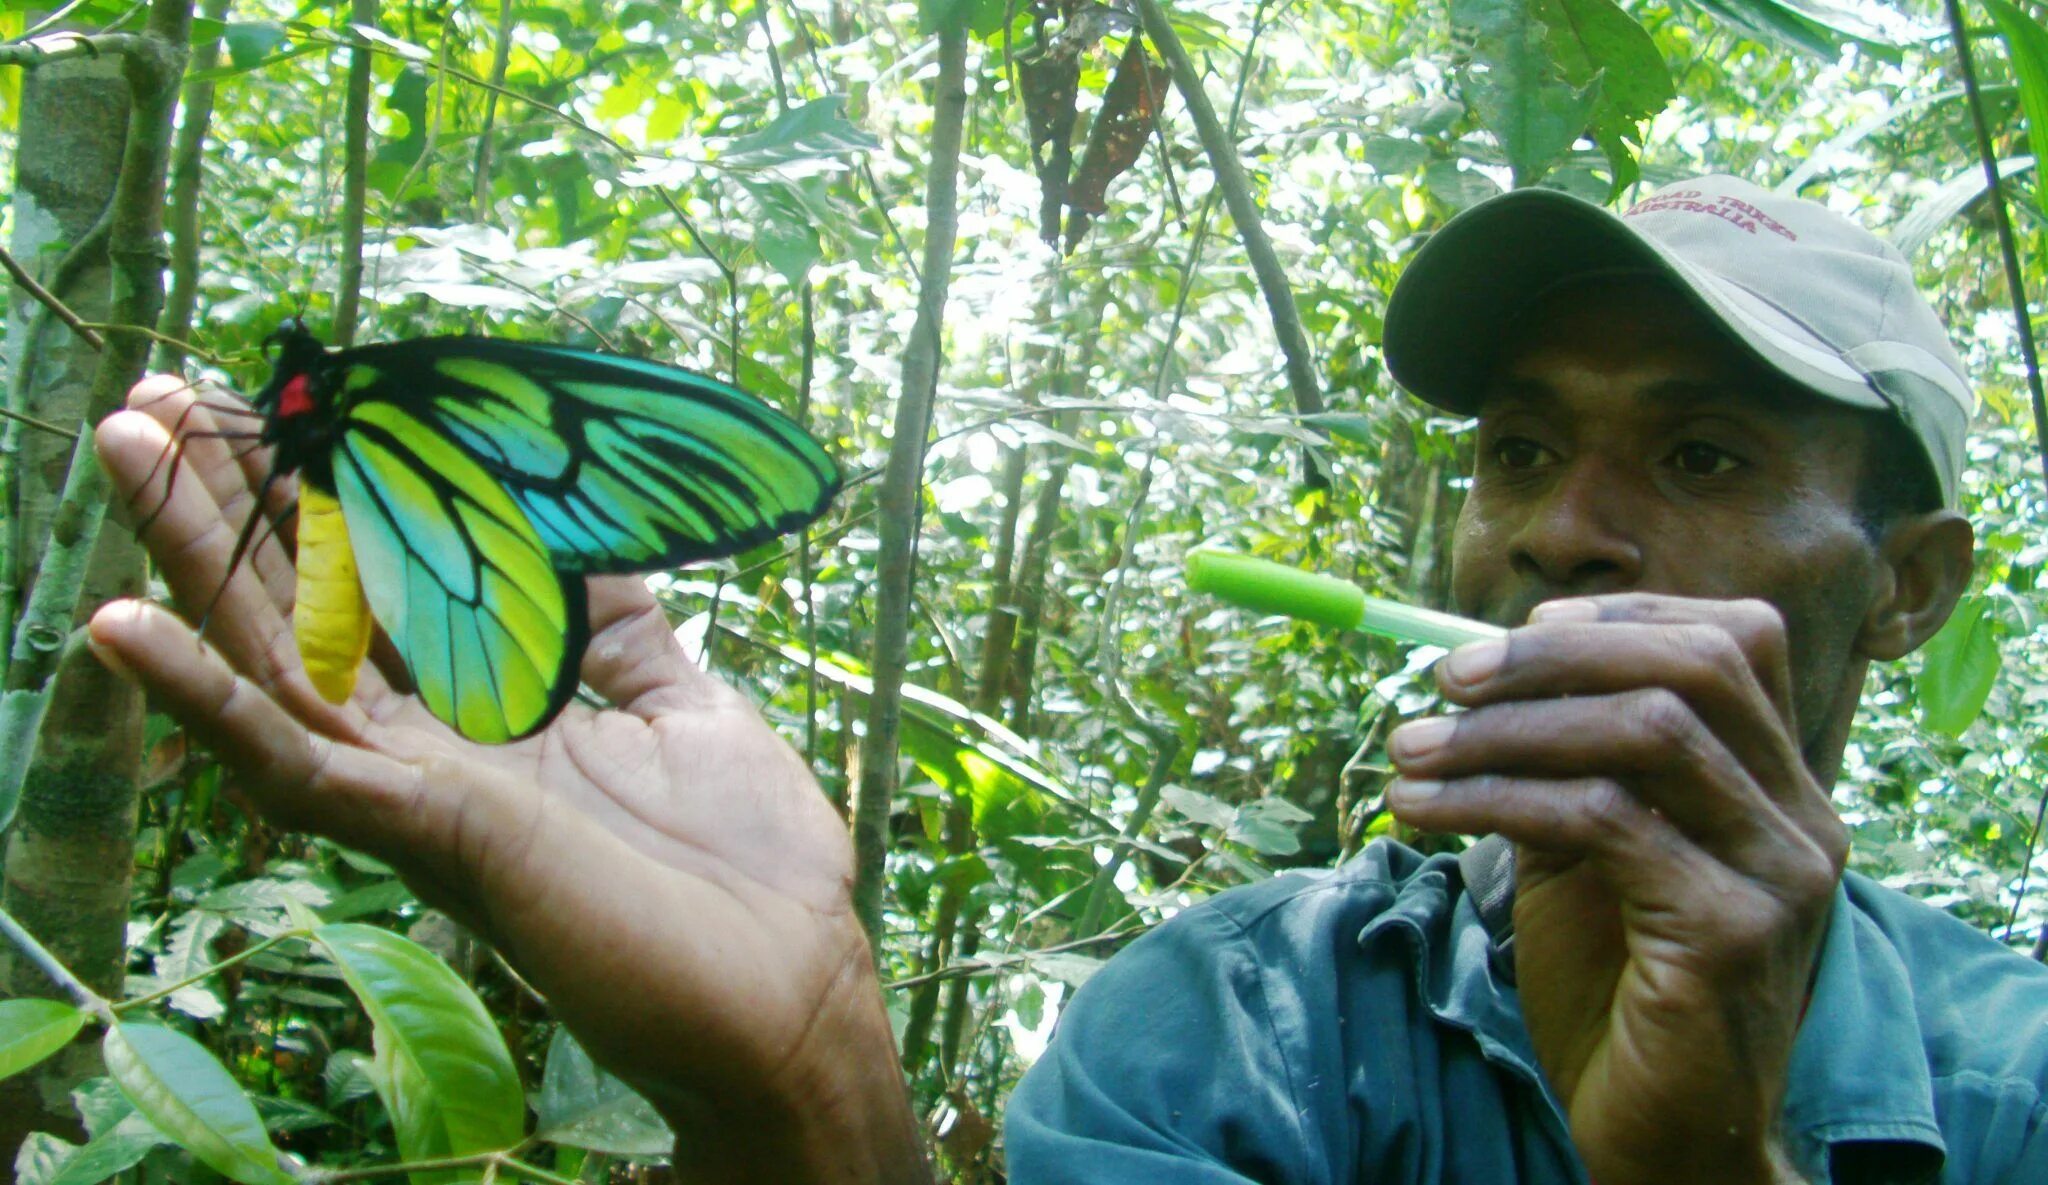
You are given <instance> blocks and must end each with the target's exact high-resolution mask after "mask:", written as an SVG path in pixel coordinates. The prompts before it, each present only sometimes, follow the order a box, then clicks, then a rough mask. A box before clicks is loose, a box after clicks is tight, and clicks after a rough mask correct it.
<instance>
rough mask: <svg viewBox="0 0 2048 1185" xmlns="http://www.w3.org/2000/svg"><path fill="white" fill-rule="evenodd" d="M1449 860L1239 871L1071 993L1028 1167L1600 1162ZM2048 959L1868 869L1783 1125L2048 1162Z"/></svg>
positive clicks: (1835, 923) (1038, 1070) (1260, 1175)
mask: <svg viewBox="0 0 2048 1185" xmlns="http://www.w3.org/2000/svg"><path fill="white" fill-rule="evenodd" d="M1489 948H1490V939H1489V937H1488V935H1487V932H1486V930H1485V927H1484V926H1483V925H1482V924H1481V922H1480V919H1479V915H1478V912H1477V910H1476V909H1475V908H1474V906H1473V903H1472V899H1471V898H1470V897H1469V896H1467V895H1466V894H1465V893H1463V892H1462V891H1460V882H1459V877H1458V866H1457V862H1456V860H1455V859H1453V858H1452V857H1449V856H1432V857H1429V858H1424V857H1422V856H1420V855H1418V854H1417V853H1416V852H1414V851H1412V850H1410V849H1408V848H1405V847H1402V846H1400V845H1398V844H1392V843H1376V844H1374V845H1372V846H1371V847H1368V848H1367V849H1366V850H1365V851H1364V852H1362V853H1361V854H1360V855H1359V856H1358V857H1357V858H1356V859H1354V860H1352V861H1351V862H1349V863H1348V864H1346V865H1345V866H1344V867H1342V868H1339V869H1337V870H1335V871H1334V872H1325V873H1309V874H1288V875H1284V876H1280V877H1276V878H1275V879H1273V880H1271V881H1268V882H1265V883H1263V884H1258V885H1249V886H1246V887H1244V888H1240V889H1234V890H1232V891H1230V892H1228V893H1223V894H1221V895H1219V896H1217V897H1216V898H1215V899H1213V900H1211V901H1208V902H1205V903H1204V904H1202V905H1200V906H1198V907H1196V908H1194V909H1190V910H1188V911H1187V912H1185V913H1183V914H1181V915H1179V916H1178V917H1175V918H1174V919H1173V920H1171V921H1169V922H1167V923H1166V924H1165V925H1163V926H1160V927H1159V928H1158V929H1156V930H1154V931H1153V932H1152V933H1150V934H1148V935H1146V936H1145V937H1143V938H1141V939H1139V940H1138V941H1137V942H1135V943H1133V944H1131V946H1130V947H1129V949H1127V950H1125V951H1123V952H1122V953H1121V954H1119V955H1117V956H1116V957H1115V958H1114V959H1111V960H1110V961H1109V963H1108V965H1106V966H1105V967H1104V968H1103V969H1102V970H1101V971H1100V972H1098V973H1097V974H1096V975H1095V977H1094V978H1093V979H1091V980H1089V982H1088V983H1087V984H1086V985H1085V986H1083V987H1082V988H1081V989H1080V991H1079V992H1078V993H1076V994H1075V996H1074V998H1073V1000H1072V1002H1071V1003H1070V1004H1069V1006H1068V1007H1067V1009H1066V1011H1065V1012H1064V1013H1063V1014H1062V1015H1061V1017H1060V1021H1059V1026H1058V1029H1057V1031H1056V1033H1055V1034H1054V1037H1053V1041H1052V1044H1051V1046H1050V1048H1048V1049H1047V1051H1046V1054H1045V1056H1044V1057H1043V1058H1042V1059H1040V1061H1039V1063H1038V1064H1037V1065H1036V1066H1035V1067H1033V1068H1032V1070H1031V1072H1030V1073H1029V1074H1027V1075H1026V1076H1025V1078H1024V1081H1023V1082H1022V1083H1021V1084H1020V1085H1019V1086H1018V1088H1017V1090H1016V1092H1015V1094H1014V1095H1013V1096H1012V1098H1011V1100H1010V1106H1009V1114H1008V1119H1007V1129H1006V1143H1007V1145H1008V1151H1009V1166H1010V1174H1011V1176H1010V1179H1011V1180H1012V1181H1014V1182H1016V1185H1079V1183H1081V1182H1088V1183H1091V1185H1094V1183H1101V1185H1112V1183H1113V1185H1151V1183H1154V1182H1157V1183H1159V1185H1167V1183H1169V1182H1170V1183H1171V1185H1226V1183H1228V1185H1242V1183H1244V1182H1254V1181H1255V1182H1261V1183H1262V1185H1283V1183H1284V1185H1354V1183H1356V1185H1451V1183H1460V1185H1552V1183H1560V1185H1561V1183H1565V1182H1571V1183H1577V1185H1582V1183H1584V1182H1585V1180H1586V1174H1585V1169H1584V1167H1583V1166H1582V1165H1581V1164H1580V1163H1579V1159H1578V1154H1577V1153H1576V1151H1574V1149H1573V1147H1572V1144H1571V1140H1570V1138H1569V1136H1568V1135H1567V1133H1566V1128H1565V1122H1564V1118H1563V1113H1562V1111H1561V1110H1560V1109H1559V1106H1558V1103H1557V1100H1556V1099H1555V1098H1554V1097H1553V1096H1552V1095H1551V1093H1550V1090H1549V1088H1548V1086H1547V1085H1546V1084H1545V1082H1544V1080H1543V1076H1542V1074H1541V1073H1540V1072H1539V1071H1538V1069H1537V1062H1536V1056H1535V1052H1534V1050H1533V1049H1532V1048H1531V1046H1530V1044H1529V1036H1528V1033H1527V1031H1526V1030H1525V1029H1524V1027H1523V1025H1522V1016H1521V1010H1520V1006H1519V1004H1518V1002H1517V999H1516V996H1515V991H1514V988H1513V987H1512V985H1510V984H1508V983H1506V982H1504V981H1503V980H1502V979H1501V978H1500V977H1498V976H1497V975H1496V974H1495V972H1494V969H1493V968H1492V967H1491V966H1490V960H1489V958H1488V950H1489ZM2044 1083H2048V968H2044V967H2042V966H2041V965H2039V964H2037V963H2035V962H2033V961H2032V960H2030V959H2027V958H2024V957H2022V956H2020V955H2017V954H2014V953H2013V952H2011V951H2009V950H2007V949H2005V948H2004V947H2002V946H2000V945H1999V944H1998V943H1996V942H1994V941H1992V940H1991V939H1990V938H1988V937H1986V936H1984V935H1983V934H1980V933H1978V932H1977V931H1976V930H1974V929H1971V928H1970V927H1969V926H1967V925H1964V924H1963V923H1961V922H1959V921H1956V920H1955V919H1953V918H1951V917H1949V916H1948V915H1946V914H1944V913H1941V912H1940V911H1938V910H1935V909H1933V908H1931V907H1928V906H1926V905H1922V904H1921V903H1919V902H1917V901H1914V900H1912V899H1910V898H1908V897H1906V896H1904V895H1902V894H1899V893H1896V892H1893V891H1891V890H1889V889H1885V888H1883V887H1881V886H1879V885H1877V884H1876V883H1874V882H1872V881H1871V880H1869V879H1867V878H1865V877H1861V876H1858V875H1855V874H1853V873H1852V874H1850V875H1849V876H1847V877H1846V878H1845V879H1844V882H1843V884H1842V885H1841V886H1840V887H1839V888H1837V890H1836V896H1835V907H1834V910H1833V913H1832V914H1831V915H1830V918H1829V922H1828V930H1827V934H1826V937H1825V938H1824V939H1823V943H1822V948H1821V955H1820V964H1819V969H1818V973H1817V976H1816V978H1815V981H1814V989H1813V997H1812V999H1811V1001H1810V1003H1809V1004H1808V1007H1807V1013H1806V1019H1805V1021H1804V1022H1803V1024H1802V1025H1801V1027H1800V1031H1799V1038H1798V1043H1797V1045H1796V1046H1795V1047H1794V1049H1793V1054H1792V1065H1791V1077H1790V1081H1789V1083H1788V1085H1787V1094H1786V1100H1785V1107H1784V1121H1783V1132H1784V1134H1785V1139H1786V1141H1787V1145H1788V1148H1789V1150H1790V1152H1791V1154H1792V1156H1793V1159H1794V1162H1795V1163H1796V1164H1797V1166H1798V1167H1799V1168H1800V1170H1801V1171H1802V1172H1804V1173H1805V1174H1806V1175H1807V1176H1808V1177H1810V1178H1811V1179H1813V1180H1815V1181H1823V1182H1827V1181H1832V1182H1834V1183H1835V1185H1864V1183H1879V1182H1882V1183H1885V1185H1891V1183H1895V1182H1924V1181H1935V1180H1939V1181H1941V1182H1944V1183H1946V1185H1964V1183H1969V1185H1990V1183H1993V1182H2001V1183H2011V1185H2021V1183H2023V1182H2024V1183H2035V1182H2041V1183H2048V1132H2044V1131H2043V1127H2042V1119H2043V1116H2044V1107H2043V1100H2042V1087H2043V1084H2044Z"/></svg>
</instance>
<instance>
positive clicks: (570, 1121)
mask: <svg viewBox="0 0 2048 1185" xmlns="http://www.w3.org/2000/svg"><path fill="white" fill-rule="evenodd" d="M533 1109H534V1111H535V1112H536V1113H537V1114H538V1115H539V1118H540V1130H539V1132H538V1133H536V1134H537V1135H538V1136H539V1138H540V1139H543V1140H547V1141H549V1142H550V1143H555V1144H566V1145H568V1146H569V1147H572V1148H586V1149H588V1150H590V1151H592V1152H607V1153H610V1154H612V1155H614V1156H667V1155H668V1154H669V1153H671V1152H673V1151H674V1150H675V1133H673V1132H671V1131H670V1130H669V1127H668V1124H667V1123H665V1122H663V1121H662V1118H661V1116H660V1115H659V1114H657V1113H656V1112H655V1110H654V1108H653V1107H652V1106H651V1105H650V1104H649V1103H648V1102H647V1100H646V1099H643V1098H641V1097H640V1096H639V1095H638V1094H637V1093H635V1092H634V1090H633V1088H632V1087H630V1086H627V1085H626V1084H625V1083H624V1082H622V1081H620V1080H619V1079H618V1078H616V1077H614V1076H613V1075H611V1074H609V1073H606V1072H605V1071H604V1070H603V1069H601V1068H599V1067H598V1065H597V1063H596V1062H593V1061H591V1060H590V1055H589V1054H588V1053H585V1052H584V1051H583V1046H581V1045H579V1044H578V1043H577V1041H576V1038H575V1037H573V1036H571V1035H570V1034H569V1030H567V1029H561V1028H558V1029H556V1030H555V1035H554V1037H553V1039H552V1040H550V1041H549V1042H548V1062H547V1069H546V1070H545V1071H543V1072H542V1075H541V1083H540V1098H539V1099H538V1100H537V1101H536V1102H535V1103H534V1108H533Z"/></svg>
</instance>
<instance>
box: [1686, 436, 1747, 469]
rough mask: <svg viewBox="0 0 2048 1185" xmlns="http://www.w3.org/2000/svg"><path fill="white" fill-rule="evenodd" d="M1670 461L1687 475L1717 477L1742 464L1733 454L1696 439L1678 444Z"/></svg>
mask: <svg viewBox="0 0 2048 1185" xmlns="http://www.w3.org/2000/svg"><path fill="white" fill-rule="evenodd" d="M1671 463H1672V464H1673V465H1675V466H1677V467H1678V471H1679V472H1680V473H1683V474H1685V475H1686V476H1687V477H1719V476H1721V475H1722V474H1724V473H1729V472H1732V471H1734V470H1736V469H1739V468H1741V466H1742V461H1741V460H1740V459H1739V458H1737V457H1736V456H1734V455H1733V454H1731V453H1728V452H1726V451H1724V450H1722V449H1718V448H1715V447H1714V446H1713V445H1711V444H1706V443H1704V442H1701V441H1697V440H1695V441H1690V442H1688V443H1686V444H1681V445H1679V446H1678V450H1677V451H1676V452H1674V453H1672V454H1671Z"/></svg>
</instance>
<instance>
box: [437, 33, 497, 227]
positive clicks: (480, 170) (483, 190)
mask: <svg viewBox="0 0 2048 1185" xmlns="http://www.w3.org/2000/svg"><path fill="white" fill-rule="evenodd" d="M442 65H443V66H444V67H445V66H446V63H445V62H444V63H442ZM511 65H512V0H499V2H498V36H497V41H496V44H495V45H494V46H493V48H492V49H491V80H490V84H489V85H488V86H486V87H485V88H484V121H483V127H482V128H481V129H480V130H479V131H478V132H477V137H476V181H475V183H474V185H473V188H472V196H471V200H470V205H471V206H472V208H473V209H474V210H475V211H476V219H477V221H479V222H481V221H483V218H484V211H485V210H486V209H488V208H489V207H490V203H491V130H492V128H493V127H495V126H496V124H497V122H498V97H499V92H501V91H503V90H504V89H505V73H506V71H507V70H509V69H510V68H511Z"/></svg>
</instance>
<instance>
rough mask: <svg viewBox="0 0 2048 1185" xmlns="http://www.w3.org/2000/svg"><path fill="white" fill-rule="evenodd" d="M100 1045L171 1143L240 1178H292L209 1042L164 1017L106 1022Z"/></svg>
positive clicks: (245, 1182) (262, 1184) (278, 1182)
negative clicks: (170, 1025)
mask: <svg viewBox="0 0 2048 1185" xmlns="http://www.w3.org/2000/svg"><path fill="white" fill-rule="evenodd" d="M100 1050H101V1053H102V1054H103V1055H104V1056H105V1057H106V1061H107V1072H108V1073H109V1074H111V1075H112V1076H113V1078H114V1081H115V1082H117V1083H119V1084H120V1087H121V1093H122V1094H124V1095H127V1096H128V1101H129V1102H131V1103H133V1104H135V1110H136V1111H137V1112H139V1113H140V1114H141V1115H142V1116H143V1117H144V1118H146V1119H147V1120H149V1122H150V1123H152V1124H154V1125H155V1126H156V1129H157V1130H158V1131H160V1132H162V1133H163V1134H164V1135H165V1136H168V1137H169V1138H170V1140H171V1141H172V1142H173V1143H175V1144H177V1145H178V1146H179V1147H180V1148H183V1149H185V1150H186V1151H187V1152H190V1153H191V1154H192V1155H193V1156H195V1157H197V1158H199V1160H200V1161H202V1162H203V1163H205V1164H206V1165H207V1166H208V1167H210V1168H212V1169H213V1170H214V1171H215V1172H218V1173H219V1174H220V1175H222V1176H224V1177H227V1178H229V1179H230V1180H234V1181H240V1182H242V1185H289V1182H290V1181H291V1180H292V1178H291V1176H290V1175H289V1174H287V1173H286V1172H285V1171H284V1170H283V1169H281V1168H279V1167H278V1163H277V1149H276V1148H274V1147H272V1146H271V1143H270V1134H269V1133H268V1132H266V1131H264V1130H263V1120H262V1119H260V1118H259V1117H258V1116H257V1114H256V1105H255V1104H254V1103H252V1102H250V1101H249V1096H248V1095H247V1094H245V1093H243V1091H242V1088H241V1087H240V1086H239V1085H237V1084H236V1082H235V1080H234V1078H232V1077H231V1076H229V1074H228V1071H227V1067H225V1066H223V1065H221V1064H220V1062H219V1061H218V1060H216V1059H215V1058H214V1056H213V1054H211V1053H209V1052H207V1049H206V1047H205V1046H203V1045H201V1044H200V1043H199V1042H197V1041H194V1040H193V1039H192V1038H190V1037H187V1036H186V1035H185V1034H183V1033H180V1032H178V1031H177V1030H175V1029H169V1028H165V1027H164V1026H162V1025H156V1024H131V1023H126V1022H124V1023H121V1024H117V1025H115V1026H113V1027H112V1028H110V1029H108V1030H107V1036H106V1039H105V1041H103V1042H102V1043H101V1046H100ZM117 1126H118V1125H117Z"/></svg>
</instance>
